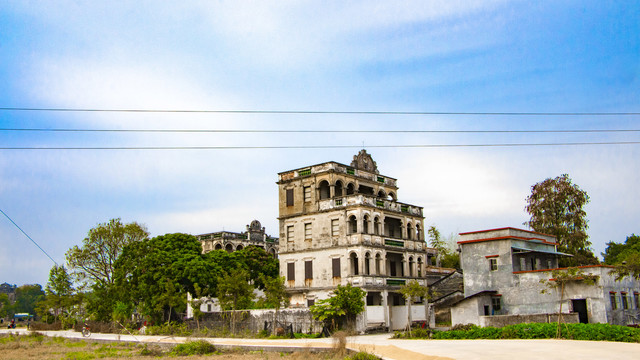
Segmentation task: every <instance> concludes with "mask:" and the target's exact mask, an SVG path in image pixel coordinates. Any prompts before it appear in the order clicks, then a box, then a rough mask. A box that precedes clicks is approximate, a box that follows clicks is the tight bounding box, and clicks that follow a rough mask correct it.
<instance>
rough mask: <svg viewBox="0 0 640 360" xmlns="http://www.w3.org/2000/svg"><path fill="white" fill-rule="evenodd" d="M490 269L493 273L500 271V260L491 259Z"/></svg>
mask: <svg viewBox="0 0 640 360" xmlns="http://www.w3.org/2000/svg"><path fill="white" fill-rule="evenodd" d="M489 269H490V270H491V271H496V270H498V259H493V258H492V259H489Z"/></svg>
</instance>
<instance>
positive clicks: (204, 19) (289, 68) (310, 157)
mask: <svg viewBox="0 0 640 360" xmlns="http://www.w3.org/2000/svg"><path fill="white" fill-rule="evenodd" d="M639 18H640V3H638V2H637V1H625V2H609V1H606V2H605V1H563V2H557V1H539V2H530V1H416V2H411V1H406V2H387V1H379V2H378V1H348V2H344V1H336V2H333V1H323V2H311V1H278V2H261V1H228V2H227V1H217V2H212V1H184V2H180V3H179V4H178V3H177V2H169V1H135V2H134V1H113V2H91V3H89V4H83V3H77V2H75V1H56V2H50V1H3V2H2V3H0V107H4V108H10V107H33V108H92V109H123V108H129V109H192V110H319V111H407V112H563V113H565V112H570V113H574V112H580V113H592V112H606V113H634V112H635V113H637V112H640V37H639V36H638V34H640V21H638V19H639ZM0 127H1V128H3V129H7V128H76V129H241V130H256V129H263V130H310V129H317V130H564V129H631V130H633V129H635V130H638V129H640V116H637V115H636V116H473V115H393V116H391V115H362V114H332V115H328V114H316V115H303V114H219V113H204V114H171V113H144V114H139V113H137V114H132V113H114V112H110V113H104V112H101V113H87V112H21V111H0ZM622 141H631V142H634V141H635V142H637V141H640V138H639V134H638V132H625V133H616V132H613V133H612V132H609V133H602V132H598V133H580V134H575V133H508V134H504V133H497V134H496V133H491V134H478V133H447V134H442V133H440V134H434V133H419V132H415V133H384V134H379V133H314V134H304V133H287V134H279V133H230V134H229V133H227V134H218V133H205V134H202V133H199V134H190V133H170V134H157V133H151V134H149V133H52V132H18V131H7V130H2V131H0V147H5V148H6V147H92V146H93V147H100V146H103V147H127V146H225V145H226V146H282V145H294V146H295V145H348V146H353V147H352V148H332V149H296V150H292V149H262V150H256V149H244V150H180V151H178V150H155V151H131V150H129V151H126V150H0V209H2V210H3V211H4V212H6V213H7V214H8V215H9V216H11V217H12V218H13V220H14V221H16V223H18V224H19V225H20V226H21V227H22V228H23V229H24V230H25V231H26V232H27V233H28V234H29V235H31V237H32V238H33V239H34V240H35V241H37V242H38V243H39V244H40V245H41V246H42V247H43V248H44V249H45V250H46V251H47V252H48V253H49V254H50V255H51V256H52V257H53V258H54V259H56V261H58V262H63V261H64V253H65V252H66V250H67V249H69V248H70V247H72V246H73V245H77V244H80V243H81V241H82V239H83V238H84V236H85V235H86V233H87V231H88V230H89V229H90V228H92V227H93V226H95V225H96V224H97V223H101V222H106V221H108V220H109V219H111V218H115V217H121V218H122V219H123V221H125V222H130V221H137V222H140V223H143V224H146V226H147V227H148V229H149V231H150V232H151V234H152V235H160V234H164V233H168V232H187V233H192V234H199V233H205V232H211V231H218V230H221V229H226V230H230V231H241V230H243V229H244V227H245V225H246V224H248V223H249V222H251V220H253V219H258V220H260V221H261V222H262V223H263V225H264V226H266V230H267V232H268V233H269V234H271V235H274V236H278V225H277V216H278V214H277V187H276V185H275V181H276V180H277V176H276V174H277V173H278V172H282V171H285V170H289V169H294V168H299V167H303V166H305V165H309V164H317V163H321V162H325V161H338V162H342V163H349V162H350V161H351V159H352V156H353V155H354V154H356V153H357V152H358V150H359V147H362V146H363V145H364V147H365V148H367V149H368V151H369V152H370V153H371V154H372V156H373V158H374V160H376V161H377V163H378V167H379V169H380V171H381V173H383V174H384V175H387V176H391V177H395V178H397V179H398V185H399V187H400V190H399V192H398V195H399V200H400V201H402V202H406V203H410V204H415V205H420V206H423V207H424V214H425V217H426V218H425V224H426V225H436V226H437V227H438V228H439V229H440V230H441V232H442V233H444V234H451V233H458V232H463V231H473V230H480V229H487V228H495V227H502V226H514V227H523V225H522V223H523V222H524V221H526V220H527V214H526V213H525V212H524V206H525V200H524V199H525V198H526V196H527V195H528V194H529V192H530V186H531V185H533V184H534V183H536V182H538V181H542V180H544V179H545V178H549V177H556V176H559V175H560V174H563V173H568V174H569V175H570V176H571V178H572V179H573V180H574V182H575V183H576V184H578V185H579V186H580V187H581V188H583V189H584V190H586V191H587V192H588V193H589V195H590V196H591V203H590V204H589V205H588V206H587V208H586V210H587V215H588V218H589V225H590V229H589V234H590V240H591V241H592V242H593V248H594V250H595V252H596V253H600V252H602V251H603V250H604V247H605V243H606V242H608V241H612V240H613V241H617V242H620V241H624V239H625V237H626V236H628V235H630V234H632V233H638V231H639V230H638V219H639V218H640V195H639V194H638V184H640V164H639V162H638V160H637V159H638V158H639V156H640V151H639V149H640V145H589V146H538V147H447V148H394V147H389V148H380V147H376V146H382V145H406V144H411V145H424V144H495V143H567V142H622ZM51 265H52V264H51V262H50V260H49V259H48V258H46V256H45V255H44V254H42V253H41V252H40V251H39V250H38V249H37V248H36V247H35V246H34V245H33V244H32V243H31V242H29V240H28V239H26V238H25V237H24V236H23V235H22V234H21V233H20V232H19V230H18V229H16V228H15V227H14V226H13V224H11V223H10V222H9V221H8V220H7V219H6V218H0V282H4V281H7V282H9V283H15V284H19V285H20V284H24V283H41V284H43V285H44V284H45V283H46V281H47V277H48V271H49V269H50V267H51Z"/></svg>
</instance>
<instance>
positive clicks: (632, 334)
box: [414, 323, 640, 342]
mask: <svg viewBox="0 0 640 360" xmlns="http://www.w3.org/2000/svg"><path fill="white" fill-rule="evenodd" d="M465 328H466V329H468V330H453V329H452V330H449V331H442V332H433V335H432V338H433V339H553V338H555V336H556V330H557V328H558V324H557V323H531V324H516V325H508V326H505V327H502V328H494V327H485V328H480V327H477V326H468V325H465ZM414 337H415V338H418V337H417V336H414ZM560 337H561V338H563V339H572V340H596V341H598V340H599V341H619V342H640V329H635V328H631V327H626V326H619V325H609V324H562V326H561V333H560ZM419 338H428V336H425V335H424V334H422V336H421V337H419Z"/></svg>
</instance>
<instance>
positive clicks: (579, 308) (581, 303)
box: [571, 299, 589, 324]
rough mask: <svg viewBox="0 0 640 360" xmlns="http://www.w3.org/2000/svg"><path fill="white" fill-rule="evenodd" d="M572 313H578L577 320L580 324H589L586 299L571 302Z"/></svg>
mask: <svg viewBox="0 0 640 360" xmlns="http://www.w3.org/2000/svg"><path fill="white" fill-rule="evenodd" d="M571 305H572V307H573V312H574V313H578V319H579V320H580V323H581V324H588V323H589V315H588V314H587V299H574V300H571Z"/></svg>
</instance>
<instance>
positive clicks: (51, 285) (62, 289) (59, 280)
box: [42, 264, 77, 326]
mask: <svg viewBox="0 0 640 360" xmlns="http://www.w3.org/2000/svg"><path fill="white" fill-rule="evenodd" d="M74 292H75V290H74V288H73V285H72V282H71V277H70V276H69V274H68V273H67V269H66V268H65V267H64V266H63V265H57V264H56V265H54V266H53V267H52V268H51V270H50V271H49V281H48V282H47V285H46V287H45V294H46V298H45V300H44V303H45V304H46V307H47V308H49V309H53V315H54V320H56V321H57V320H58V319H62V320H71V319H70V318H69V317H70V312H71V309H72V308H73V307H74V306H75V305H76V304H77V303H76V297H75V294H74ZM42 315H44V314H42ZM63 326H64V325H63Z"/></svg>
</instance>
